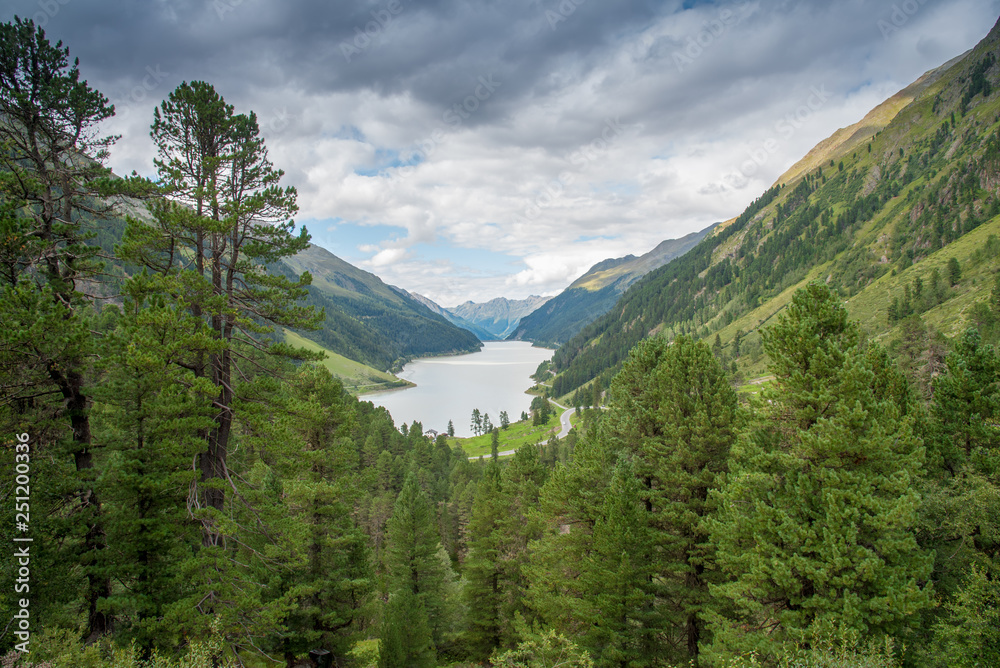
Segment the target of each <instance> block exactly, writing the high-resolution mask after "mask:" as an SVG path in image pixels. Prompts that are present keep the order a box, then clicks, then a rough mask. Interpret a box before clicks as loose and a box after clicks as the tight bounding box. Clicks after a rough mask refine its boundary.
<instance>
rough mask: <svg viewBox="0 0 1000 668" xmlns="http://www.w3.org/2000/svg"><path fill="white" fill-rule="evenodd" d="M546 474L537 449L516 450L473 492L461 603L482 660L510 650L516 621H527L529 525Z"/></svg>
mask: <svg viewBox="0 0 1000 668" xmlns="http://www.w3.org/2000/svg"><path fill="white" fill-rule="evenodd" d="M543 478H544V470H543V468H542V466H541V464H540V462H539V460H538V453H537V451H536V449H535V448H531V447H524V448H520V449H518V450H517V452H515V453H514V456H513V457H512V458H511V460H510V462H509V463H508V464H507V466H505V467H504V469H503V471H502V472H501V470H500V466H499V464H498V463H496V462H495V461H491V462H490V464H489V465H488V466H487V468H486V471H485V472H484V473H483V477H482V479H481V480H480V481H479V483H478V485H477V486H476V498H475V502H474V504H473V507H472V517H471V519H470V521H469V526H468V532H469V556H468V558H467V560H466V570H465V579H466V587H465V598H466V601H467V602H468V605H469V629H468V632H467V640H468V642H469V644H470V645H471V646H472V648H473V652H474V656H475V657H477V658H482V659H485V658H486V657H488V656H489V655H490V654H491V653H492V652H493V651H494V650H496V649H497V648H498V647H504V646H506V647H512V646H513V645H514V642H515V640H516V639H517V631H516V629H515V620H516V619H517V618H518V616H519V615H522V616H524V615H527V614H528V610H527V605H526V589H527V582H526V576H525V573H524V571H525V567H526V566H527V562H528V555H529V551H528V543H529V541H530V540H532V539H534V538H537V537H538V534H539V527H538V525H537V522H536V521H534V520H533V519H532V517H531V516H532V515H533V510H534V508H535V505H536V503H537V500H538V494H539V490H540V488H541V486H542V482H543Z"/></svg>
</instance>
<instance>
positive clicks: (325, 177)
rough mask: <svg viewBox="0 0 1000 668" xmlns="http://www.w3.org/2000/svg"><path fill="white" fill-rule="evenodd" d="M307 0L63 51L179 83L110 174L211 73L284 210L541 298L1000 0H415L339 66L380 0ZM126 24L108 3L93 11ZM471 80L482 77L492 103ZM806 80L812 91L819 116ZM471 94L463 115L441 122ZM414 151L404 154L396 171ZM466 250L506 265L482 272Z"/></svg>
mask: <svg viewBox="0 0 1000 668" xmlns="http://www.w3.org/2000/svg"><path fill="white" fill-rule="evenodd" d="M24 1H25V2H27V0H24ZM17 2H22V0H15V4H16V3H17ZM303 3H304V4H303ZM22 4H23V3H22ZM247 4H250V3H247ZM265 4H266V3H265ZM300 4H302V7H300V6H299V5H300ZM311 4H313V0H301V2H300V3H298V4H297V3H290V4H289V5H288V6H287V9H285V10H283V11H277V10H276V9H275V7H277V5H267V6H268V7H270V8H271V10H272V11H271V12H270V13H269V15H268V16H269V19H268V21H267V22H261V21H258V20H257V19H255V18H253V17H252V16H251V14H252V11H251V8H246V7H244V8H237V10H238V11H240V10H242V9H246V11H247V12H250V14H238V11H237V12H234V13H233V14H232V16H227V17H226V20H225V21H223V22H217V23H213V24H212V25H213V26H214V27H213V30H212V31H208V30H207V29H205V28H204V27H203V28H200V29H198V30H192V31H191V32H190V33H178V32H176V31H183V30H184V28H183V26H184V25H186V22H187V23H190V21H188V19H189V18H190V17H189V16H187V15H186V14H185V15H182V14H178V15H177V16H176V17H174V18H173V19H170V20H169V21H167V20H166V19H163V17H158V16H156V15H155V13H150V14H149V15H146V16H145V17H144V21H145V23H144V24H143V27H142V28H143V29H140V28H135V29H133V30H131V31H129V30H124V29H122V30H120V32H121V34H125V35H129V39H130V40H132V41H131V42H130V46H131V47H134V48H133V49H132V50H131V51H127V53H129V54H130V58H131V60H130V61H129V62H123V61H125V60H128V59H123V58H119V59H118V60H108V59H102V57H103V56H102V54H103V51H100V50H99V49H106V45H103V44H99V45H96V46H92V47H88V44H89V42H87V41H86V39H90V38H89V37H87V35H86V34H84V35H82V36H81V40H82V41H83V52H82V53H79V49H77V51H75V52H74V55H81V65H82V67H84V70H85V75H86V76H90V75H88V74H87V71H86V67H87V63H88V62H97V65H98V70H97V76H94V77H91V78H92V79H93V81H94V82H95V83H98V84H103V82H105V81H106V82H112V83H110V84H107V85H108V86H110V87H112V88H113V89H114V90H117V91H132V90H134V86H135V85H137V84H138V83H140V82H141V81H142V77H143V76H144V75H145V72H146V70H144V67H145V66H146V63H157V62H162V63H163V70H164V71H165V72H169V73H170V76H169V77H166V78H165V79H164V80H163V81H162V82H158V83H157V85H156V87H155V88H154V89H153V90H151V91H148V99H145V98H146V95H145V94H144V95H143V97H144V99H143V100H142V102H134V104H130V105H126V107H127V110H128V113H127V114H126V115H125V117H124V118H121V119H117V120H115V121H113V122H112V123H111V124H110V125H109V127H110V129H112V130H113V131H120V132H122V134H124V135H125V137H124V138H123V139H122V141H121V142H119V144H118V146H117V147H116V148H115V150H114V153H113V155H112V160H111V165H112V166H113V167H114V168H115V169H116V170H117V171H121V172H129V171H131V170H132V169H137V170H138V171H140V173H143V174H150V173H151V172H152V158H153V150H152V146H151V144H150V142H149V139H148V124H149V120H150V118H151V112H152V106H153V100H157V99H161V98H162V97H164V96H165V95H166V94H167V92H169V90H171V89H172V88H173V86H175V85H176V84H177V83H179V82H180V81H181V80H191V79H194V78H205V79H206V80H209V81H213V82H214V83H216V85H217V88H219V90H220V91H221V92H223V94H225V95H226V97H227V100H228V101H230V102H233V103H235V104H236V105H237V108H238V110H240V111H246V110H249V109H254V110H256V111H257V113H258V116H259V117H260V120H261V125H262V129H263V133H264V135H265V137H266V138H267V140H268V146H269V149H270V151H271V157H272V160H273V161H274V163H275V164H276V165H277V166H278V167H280V168H282V169H284V170H285V171H286V178H285V182H286V183H288V184H291V185H294V186H296V187H297V189H298V192H299V205H300V207H301V211H300V213H299V215H298V218H300V219H310V218H312V219H319V220H324V219H334V218H339V219H341V220H343V221H345V222H346V223H355V224H362V225H387V226H396V227H399V228H402V229H403V230H405V233H404V234H403V235H402V236H400V237H397V236H396V235H394V236H390V237H387V238H385V239H383V240H381V241H380V242H379V243H368V244H364V245H363V246H362V247H361V248H360V250H361V251H362V252H363V253H365V255H368V256H370V257H369V258H368V259H367V260H365V261H364V262H362V263H361V264H362V266H364V267H365V268H367V269H369V270H372V271H374V272H376V273H378V274H379V275H380V276H381V277H382V278H383V279H384V280H386V281H387V282H390V283H394V284H397V285H400V286H401V287H403V288H406V289H407V290H410V291H413V292H419V293H421V294H425V295H427V296H430V297H431V298H434V299H440V300H441V301H442V302H443V303H457V302H460V301H465V300H466V299H474V300H476V301H485V300H488V299H490V298H492V297H496V296H499V295H501V294H502V295H505V296H508V297H512V298H518V297H524V296H526V295H527V294H529V293H544V294H551V293H554V292H557V291H559V290H560V289H562V288H563V287H565V286H566V285H567V284H568V283H569V282H571V281H572V280H573V279H575V278H576V277H577V276H579V274H580V273H582V272H583V271H585V270H586V269H587V268H588V267H589V266H591V265H592V264H593V263H594V262H597V261H599V260H601V259H604V258H607V257H616V256H621V255H625V254H627V253H634V254H641V253H643V252H645V251H647V250H649V249H650V248H652V247H653V246H655V245H656V244H657V243H659V242H660V241H662V240H663V239H668V238H676V237H679V236H683V235H684V234H687V233H689V232H693V231H696V230H699V229H702V228H704V227H705V226H707V225H709V224H711V223H713V222H717V221H721V220H725V219H727V218H730V217H732V216H735V215H737V214H739V213H740V212H741V211H742V210H743V208H744V207H745V206H746V205H747V204H748V203H749V202H750V201H751V200H753V199H754V198H755V197H757V196H758V195H759V194H760V193H761V192H762V191H763V190H764V189H766V188H767V187H768V186H770V184H771V183H772V182H773V181H774V179H776V178H777V177H778V176H779V175H780V174H781V173H782V172H783V171H785V169H787V168H788V167H789V166H790V165H791V164H793V163H794V162H795V161H797V160H798V159H799V158H800V157H802V155H804V154H805V153H806V152H807V151H808V150H809V149H810V148H811V147H812V146H813V145H815V144H816V143H817V142H818V141H819V140H821V139H823V138H825V137H826V136H828V135H830V134H831V133H832V132H833V131H835V130H836V129H837V128H839V127H842V126H846V125H849V124H851V123H854V122H855V121H857V120H859V119H860V118H861V117H862V116H863V115H864V114H865V113H866V112H867V111H868V110H869V109H871V108H872V107H874V106H875V105H877V104H878V103H880V102H881V101H882V100H884V99H885V98H886V97H888V96H890V95H892V94H893V93H895V92H896V91H897V90H899V89H900V88H902V87H904V86H905V85H907V84H909V83H910V82H911V81H912V80H914V79H915V78H916V77H917V76H919V75H920V74H921V73H922V72H923V71H925V70H927V69H930V68H932V67H936V66H937V65H939V64H941V63H942V62H943V61H944V60H946V59H948V58H950V57H953V56H955V55H957V54H959V53H961V52H962V51H964V50H966V49H968V48H970V47H971V46H973V45H974V44H975V42H976V41H977V40H978V39H980V38H981V37H982V36H983V35H984V34H985V33H986V32H987V30H988V28H989V26H990V25H992V24H993V22H994V20H995V18H996V15H997V13H998V11H1000V2H998V0H949V1H946V0H942V1H941V2H936V3H926V4H922V5H920V8H919V10H918V11H917V12H916V13H914V14H913V15H912V16H909V17H908V18H907V21H906V22H905V24H904V25H902V26H901V27H900V28H899V30H898V31H895V32H893V33H892V34H889V35H887V36H883V34H882V32H881V31H880V28H879V23H878V22H879V21H880V20H882V19H884V18H887V17H889V16H890V13H891V12H892V11H893V9H892V8H893V4H892V3H889V2H881V3H871V2H863V1H861V0H851V1H849V2H837V3H827V2H820V1H816V2H808V1H802V2H796V3H789V2H785V1H783V0H757V1H755V2H744V1H743V0H735V1H733V2H731V3H729V4H726V3H723V4H715V3H710V4H696V6H695V7H694V8H693V9H690V10H684V11H681V10H680V4H679V2H676V1H675V0H665V1H664V2H660V3H648V4H647V3H637V4H636V6H635V7H633V9H631V10H629V11H632V12H634V13H635V14H634V16H630V15H629V12H628V11H626V10H624V9H622V8H621V7H619V6H611V5H612V4H613V3H608V4H604V3H586V4H583V5H581V6H580V8H579V10H578V11H577V12H575V13H574V14H573V15H572V16H570V17H568V18H567V20H566V21H565V22H562V23H560V24H559V25H558V26H557V27H556V30H550V29H549V27H548V25H547V24H546V23H545V22H544V17H543V14H542V13H541V10H542V9H543V8H544V7H547V5H546V3H545V2H541V3H538V2H536V1H533V0H524V1H523V2H511V3H509V6H507V5H505V7H504V10H503V11H502V12H501V11H500V10H499V9H498V8H497V7H496V6H494V5H493V4H492V3H486V2H482V1H481V0H459V1H456V2H454V3H450V4H449V3H445V4H444V5H440V6H438V5H437V4H435V3H428V4H427V5H425V6H420V7H418V6H416V5H410V4H406V5H405V9H404V11H403V12H401V13H400V14H399V15H398V16H397V17H395V18H394V19H393V24H392V26H391V31H386V33H385V35H383V36H381V37H380V38H379V39H378V40H376V42H373V44H372V45H371V46H370V47H368V48H367V49H365V51H364V53H363V54H361V55H360V56H358V57H357V58H355V59H354V60H352V62H350V63H347V62H346V61H345V60H344V58H343V57H342V55H341V53H340V51H339V50H338V46H337V45H338V44H340V42H341V41H342V40H344V39H348V38H353V34H354V33H353V27H354V26H355V25H358V22H359V21H362V19H364V20H370V17H369V18H368V19H366V18H365V17H367V16H368V14H369V12H370V10H371V6H370V4H371V3H361V2H357V3H354V2H348V3H338V4H337V6H336V7H334V6H333V4H323V3H318V0H317V4H315V6H312V7H310V8H309V9H308V11H306V9H305V5H311ZM640 4H641V6H639V5H640ZM25 6H26V7H30V6H31V3H30V2H28V3H27V4H25ZM109 7H110V5H109ZM281 7H284V5H281ZM77 11H82V10H80V9H78V8H75V5H74V4H70V5H67V6H66V7H65V8H64V9H63V11H62V13H61V14H60V16H58V17H56V19H54V20H53V22H52V27H51V30H50V32H51V31H52V30H55V31H56V34H57V36H59V37H62V34H59V24H58V21H62V20H65V21H66V22H65V24H64V25H65V26H66V27H65V28H63V31H64V32H69V31H71V30H72V29H73V28H74V26H73V25H72V24H71V21H70V20H71V19H72V16H73V12H77ZM149 11H150V12H152V10H149ZM192 11H194V10H192ZM726 12H728V14H726ZM206 16H207V18H205V19H204V20H206V21H207V20H215V18H214V17H213V16H211V15H206ZM240 16H242V18H239V17H240ZM123 17H124V15H122V14H120V13H114V12H112V11H111V10H110V9H109V13H108V15H107V16H106V20H107V21H125V20H126V19H125V18H123ZM80 21H85V19H80V20H79V21H78V22H80ZM272 26H273V27H272ZM171 31H174V32H171ZM161 33H162V34H161ZM210 37H212V38H211V39H210ZM65 40H66V42H67V43H68V44H69V45H70V47H71V50H73V49H76V46H75V44H76V43H75V42H74V41H73V39H71V36H70V35H68V34H67V36H66V37H65ZM171 40H172V41H171ZM692 44H694V45H696V46H692ZM87 48H92V51H91V53H90V54H89V58H90V60H88V53H87ZM678 54H680V56H681V57H680V58H678ZM171 59H173V60H171ZM105 61H107V62H105ZM101 68H103V69H101ZM102 77H103V81H102ZM481 77H486V78H487V80H489V81H492V82H496V83H495V84H491V86H490V88H491V90H490V91H489V94H488V95H485V89H483V88H482V85H483V84H482V82H483V79H482V78H481ZM490 77H492V78H490ZM477 90H478V91H479V92H480V94H481V96H480V99H479V100H475V98H474V96H475V94H476V92H477ZM816 90H822V91H824V97H825V98H826V99H824V100H823V101H822V102H821V103H819V104H814V105H813V108H810V107H809V102H810V97H811V96H812V99H813V101H815V100H816V98H815V91H816ZM827 93H828V94H827ZM129 95H130V93H123V94H122V95H119V97H122V96H124V99H125V100H126V101H129V100H130V98H129ZM470 96H473V100H474V103H470V106H475V109H474V110H467V111H465V112H464V113H463V114H462V115H461V116H456V115H455V114H454V113H452V114H451V115H449V113H448V112H449V110H454V105H456V104H462V103H463V102H464V101H468V100H469V99H470ZM123 108H125V107H123ZM803 108H805V109H806V110H807V113H801V110H802V109H803ZM790 115H791V116H790ZM456 118H457V119H458V122H455V120H456ZM789 118H791V120H789ZM783 123H784V124H783ZM789 128H791V129H792V131H791V132H789V131H788V129H789ZM419 147H422V148H423V151H424V153H423V154H420V153H419V150H418V148H419ZM415 150H418V151H417V153H418V157H419V159H420V160H419V163H418V164H416V165H414V166H412V167H400V166H398V163H396V162H394V161H395V160H397V159H398V158H401V159H403V160H406V159H408V158H409V157H410V156H411V155H412V154H413V153H414V151H415ZM762 151H763V153H762ZM755 156H756V159H755ZM593 237H601V238H600V239H597V240H595V239H593ZM428 245H433V246H435V247H436V248H439V249H442V248H443V249H444V251H442V252H444V253H445V254H446V255H447V259H446V260H442V259H441V258H440V257H436V258H431V257H428V256H427V255H426V254H425V253H424V251H423V250H422V248H424V247H426V246H428ZM467 252H480V253H481V252H493V253H497V254H505V255H509V256H511V257H513V258H515V259H520V264H518V263H517V262H515V263H514V264H512V265H511V266H506V267H503V268H502V269H498V268H497V267H495V266H494V267H492V268H491V269H489V270H486V269H484V268H483V267H477V266H475V262H469V261H465V260H463V257H464V254H466V253H467ZM470 265H471V266H470Z"/></svg>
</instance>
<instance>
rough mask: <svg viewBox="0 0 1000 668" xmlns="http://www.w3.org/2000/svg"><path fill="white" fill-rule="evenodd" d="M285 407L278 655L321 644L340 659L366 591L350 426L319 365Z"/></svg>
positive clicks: (297, 381)
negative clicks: (290, 555)
mask: <svg viewBox="0 0 1000 668" xmlns="http://www.w3.org/2000/svg"><path fill="white" fill-rule="evenodd" d="M292 391H293V396H294V400H293V401H292V402H291V405H290V407H289V414H290V417H291V418H292V420H293V424H294V432H297V434H296V435H298V437H299V438H297V439H295V440H294V441H292V442H293V443H294V444H295V447H294V449H293V450H292V451H291V452H288V453H287V454H286V455H285V456H284V457H283V458H282V461H281V463H280V465H279V466H276V467H275V468H278V469H279V472H280V473H281V474H282V478H283V479H284V484H283V485H282V487H283V490H282V491H283V497H284V503H285V504H287V509H288V514H289V518H290V519H291V520H292V522H290V523H289V531H290V533H293V535H294V536H295V538H294V540H293V541H291V542H292V545H293V549H294V551H295V553H296V557H297V559H296V560H295V561H294V562H293V563H292V564H291V570H292V574H291V577H290V578H289V580H290V582H289V587H290V588H291V589H293V590H294V596H295V598H294V603H295V606H294V608H293V611H292V614H291V615H290V618H289V619H288V620H287V621H286V622H285V625H286V626H287V627H288V630H289V634H290V637H289V638H288V639H287V640H286V641H285V643H284V647H282V650H283V653H284V654H285V656H286V657H288V656H292V657H300V656H304V655H305V654H306V653H307V652H308V650H309V649H311V648H313V647H316V646H322V647H324V648H326V649H328V650H330V651H332V652H333V654H334V656H335V657H343V656H345V655H346V654H347V652H349V651H350V649H351V647H352V646H353V644H354V643H353V641H354V640H355V639H356V637H357V635H358V634H359V633H360V630H361V629H360V624H361V620H360V619H359V618H360V616H361V613H362V611H363V609H364V607H365V605H366V604H367V601H368V595H369V592H370V590H371V573H370V572H369V571H370V568H369V554H368V549H367V545H366V540H365V536H364V535H363V534H362V533H361V531H360V529H359V528H358V526H357V524H356V522H355V520H354V517H353V515H354V512H353V511H354V508H355V505H356V504H357V502H358V497H359V492H360V490H359V488H358V479H357V476H356V474H355V471H356V468H357V466H356V464H357V455H356V452H355V450H354V444H353V443H352V442H351V440H350V439H349V434H350V430H351V428H352V427H353V426H354V415H353V414H352V412H351V411H350V408H349V406H348V403H347V398H346V396H345V392H344V389H343V386H342V385H341V384H340V382H339V381H336V380H334V379H333V377H332V376H331V375H330V372H329V371H327V369H326V368H325V367H319V366H317V367H307V368H305V369H303V371H302V372H301V373H300V374H298V375H297V376H296V377H295V378H294V379H293V385H292Z"/></svg>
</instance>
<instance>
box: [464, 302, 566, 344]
mask: <svg viewBox="0 0 1000 668" xmlns="http://www.w3.org/2000/svg"><path fill="white" fill-rule="evenodd" d="M548 300H549V298H548V297H539V296H537V295H532V296H530V297H528V298H527V299H507V298H505V297H497V298H496V299H491V300H489V301H488V302H483V303H481V304H477V303H475V302H465V303H464V304H459V305H458V306H454V307H452V308H448V309H446V310H447V311H448V312H449V313H451V314H452V315H453V316H455V317H457V318H460V319H461V320H463V321H465V322H467V323H471V325H472V326H474V327H476V328H478V329H481V330H485V331H486V332H487V333H488V336H489V337H490V338H486V339H483V340H484V341H502V340H504V339H506V338H508V337H509V336H510V334H511V332H513V331H514V330H515V329H517V326H518V323H520V322H521V318H523V317H524V316H526V315H528V314H529V313H531V312H532V311H534V310H535V309H537V308H538V307H539V306H541V305H542V304H544V303H545V302H547V301H548ZM456 324H457V323H456ZM461 326H462V325H459V327H461ZM480 338H482V337H480Z"/></svg>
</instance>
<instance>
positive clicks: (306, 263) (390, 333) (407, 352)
mask: <svg viewBox="0 0 1000 668" xmlns="http://www.w3.org/2000/svg"><path fill="white" fill-rule="evenodd" d="M272 270H275V271H282V272H284V273H286V274H287V275H298V274H301V273H302V272H303V271H308V272H309V273H311V274H312V277H313V283H312V286H310V288H309V297H308V298H307V300H306V302H307V303H309V304H312V305H314V306H317V307H320V308H323V309H325V311H326V321H325V323H324V325H323V327H322V328H321V329H320V330H318V331H314V332H300V334H301V335H303V336H305V337H306V338H309V339H311V340H313V341H315V342H316V343H318V344H320V345H322V346H323V347H324V348H326V349H328V350H330V351H332V352H334V353H337V354H339V355H342V356H344V357H347V358H348V359H351V360H354V361H357V362H362V363H364V364H366V365H368V366H371V367H375V368H377V369H395V368H398V367H400V366H401V365H402V363H404V362H405V361H406V360H408V359H410V358H412V357H416V356H419V355H444V354H449V353H458V352H472V351H475V350H478V349H479V348H480V346H481V343H480V342H479V340H478V339H477V338H476V337H475V335H473V334H472V333H470V332H467V331H465V330H463V329H459V328H458V327H456V326H455V325H453V324H451V323H450V322H448V321H447V320H445V319H444V318H443V317H441V316H440V315H437V314H435V313H432V312H431V311H430V310H429V309H428V308H427V307H426V306H424V305H423V304H420V303H418V302H417V301H415V300H413V299H411V298H410V297H408V296H407V295H405V294H401V293H400V292H398V291H396V290H395V289H393V288H391V287H390V286H388V285H386V284H385V283H383V282H382V280H381V279H380V278H379V277H378V276H375V275H374V274H370V273H368V272H366V271H363V270H361V269H358V268H357V267H355V266H353V265H351V264H348V263H347V262H344V261H343V260H341V259H340V258H338V257H337V256H336V255H334V254H333V253H331V252H329V251H327V250H325V249H323V248H320V247H319V246H310V247H309V248H307V249H306V250H304V251H303V252H301V253H299V254H298V255H295V256H294V257H290V258H286V259H284V260H282V262H281V263H278V264H277V265H275V266H274V267H272Z"/></svg>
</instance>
